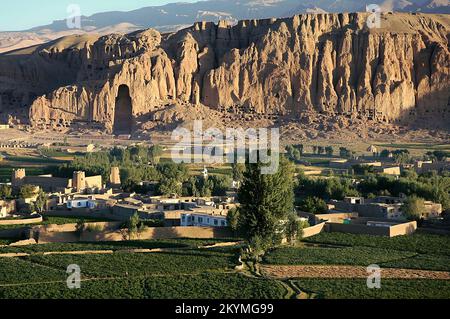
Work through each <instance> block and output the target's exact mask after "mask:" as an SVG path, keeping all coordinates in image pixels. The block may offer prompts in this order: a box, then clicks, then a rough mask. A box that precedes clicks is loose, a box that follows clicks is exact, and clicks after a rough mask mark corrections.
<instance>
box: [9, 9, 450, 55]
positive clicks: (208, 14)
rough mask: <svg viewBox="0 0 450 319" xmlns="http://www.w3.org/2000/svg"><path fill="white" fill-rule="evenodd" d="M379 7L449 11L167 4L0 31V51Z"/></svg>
mask: <svg viewBox="0 0 450 319" xmlns="http://www.w3.org/2000/svg"><path fill="white" fill-rule="evenodd" d="M372 3H375V4H379V5H380V6H382V7H383V8H384V10H388V11H392V10H395V11H401V12H422V13H450V0H208V1H199V2H196V3H172V4H167V5H164V6H152V7H145V8H141V9H138V10H133V11H129V12H119V11H111V12H103V13H98V14H94V15H92V16H89V17H86V16H83V17H82V18H81V25H82V29H81V30H73V29H68V28H67V25H66V20H58V21H54V22H53V23H51V24H49V25H46V26H38V27H35V28H32V29H30V30H27V31H24V32H0V52H5V51H10V50H13V49H18V48H20V47H25V46H30V45H34V44H40V43H43V42H47V41H49V40H53V39H56V38H58V37H61V36H64V35H67V34H73V33H85V32H88V33H99V34H108V33H128V32H132V31H136V30H138V29H147V28H155V29H157V30H159V31H160V32H172V31H176V30H179V29H182V28H184V27H187V26H190V25H192V24H193V23H194V22H196V21H214V22H217V21H218V20H228V21H231V22H236V21H238V20H244V19H262V18H269V17H289V16H292V15H294V14H298V13H325V12H357V11H365V10H366V5H368V4H372Z"/></svg>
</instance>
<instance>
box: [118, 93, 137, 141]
mask: <svg viewBox="0 0 450 319" xmlns="http://www.w3.org/2000/svg"><path fill="white" fill-rule="evenodd" d="M132 125H133V103H132V101H131V96H130V89H129V87H128V86H127V85H121V86H120V87H119V91H118V93H117V98H116V108H115V114H114V134H116V135H121V134H131V128H132Z"/></svg>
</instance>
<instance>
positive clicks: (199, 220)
mask: <svg viewBox="0 0 450 319" xmlns="http://www.w3.org/2000/svg"><path fill="white" fill-rule="evenodd" d="M181 226H183V227H187V226H200V227H227V226H228V223H227V217H226V216H217V215H208V214H201V213H195V214H193V213H184V214H181Z"/></svg>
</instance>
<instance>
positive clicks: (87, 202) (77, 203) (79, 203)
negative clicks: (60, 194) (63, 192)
mask: <svg viewBox="0 0 450 319" xmlns="http://www.w3.org/2000/svg"><path fill="white" fill-rule="evenodd" d="M66 205H67V208H68V209H77V208H89V209H94V208H95V207H96V206H97V202H96V201H95V200H93V199H87V198H79V199H71V200H69V201H67V203H66Z"/></svg>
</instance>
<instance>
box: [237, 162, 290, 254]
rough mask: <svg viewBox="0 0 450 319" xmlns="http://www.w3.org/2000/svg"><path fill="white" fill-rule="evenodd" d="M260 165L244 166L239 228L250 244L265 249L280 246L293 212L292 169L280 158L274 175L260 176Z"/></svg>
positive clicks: (240, 192) (240, 191)
mask: <svg viewBox="0 0 450 319" xmlns="http://www.w3.org/2000/svg"><path fill="white" fill-rule="evenodd" d="M262 165H263V164H261V163H258V164H247V168H246V171H245V173H244V178H243V182H242V186H241V188H240V189H239V193H238V196H239V202H240V208H239V225H240V230H241V233H242V234H243V235H244V236H245V237H246V239H247V240H248V241H249V242H250V243H258V244H259V245H263V246H264V248H268V247H270V246H272V245H274V244H277V243H279V242H280V240H281V238H282V237H283V235H284V233H285V227H286V224H287V220H288V217H289V214H292V212H293V211H294V168H293V165H292V164H291V163H290V162H289V161H288V160H287V159H285V158H284V157H280V165H279V168H278V171H277V172H276V173H275V174H268V175H263V174H261V167H262Z"/></svg>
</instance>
